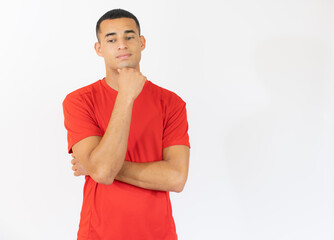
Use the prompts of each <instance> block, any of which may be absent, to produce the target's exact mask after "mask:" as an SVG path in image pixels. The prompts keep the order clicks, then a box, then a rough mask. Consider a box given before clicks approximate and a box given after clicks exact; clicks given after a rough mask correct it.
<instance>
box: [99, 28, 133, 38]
mask: <svg viewBox="0 0 334 240" xmlns="http://www.w3.org/2000/svg"><path fill="white" fill-rule="evenodd" d="M124 33H136V32H135V31H134V30H131V29H130V30H125V31H124ZM114 35H117V33H115V32H111V33H107V34H106V35H105V36H104V38H106V37H109V36H114Z"/></svg>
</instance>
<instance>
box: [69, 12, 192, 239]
mask: <svg viewBox="0 0 334 240" xmlns="http://www.w3.org/2000/svg"><path fill="white" fill-rule="evenodd" d="M96 34H97V38H98V42H96V43H95V51H96V53H97V55H99V56H101V57H103V58H104V61H105V67H106V76H105V78H103V79H101V80H98V81H97V82H94V83H92V84H90V85H88V86H85V87H83V88H80V89H78V90H76V91H74V92H72V93H70V94H68V95H67V96H66V98H65V100H64V102H63V110H64V117H65V127H66V129H67V133H68V135H67V138H68V152H69V153H73V154H72V157H73V159H72V161H71V163H72V164H73V167H72V169H73V171H74V175H75V176H80V175H85V180H86V181H85V186H84V196H83V205H82V210H81V219H80V224H79V231H78V239H79V240H83V239H94V240H96V239H108V240H109V239H116V240H122V239H124V240H131V239H135V240H141V239H142V240H150V239H152V240H153V239H154V240H163V239H165V240H167V239H168V240H172V239H173V240H174V239H177V234H176V229H175V224H174V219H173V216H172V208H171V203H170V198H169V191H174V192H181V191H182V190H183V187H184V185H185V183H186V180H187V175H188V165H189V148H190V145H189V137H188V123H187V115H186V104H185V102H184V101H183V100H182V99H181V98H180V97H179V96H177V95H176V94H175V93H173V92H171V91H169V90H166V89H164V88H161V87H159V86H157V85H155V84H153V83H152V82H151V81H149V80H147V79H146V77H145V76H143V75H142V74H141V72H140V67H139V62H140V59H141V52H142V51H143V50H144V49H145V38H144V37H143V36H142V35H140V25H139V22H138V20H137V18H136V17H135V16H134V15H133V14H131V13H129V12H127V11H125V10H121V9H115V10H111V11H109V12H107V13H106V14H104V15H103V16H102V17H101V18H100V19H99V21H98V22H97V26H96Z"/></svg>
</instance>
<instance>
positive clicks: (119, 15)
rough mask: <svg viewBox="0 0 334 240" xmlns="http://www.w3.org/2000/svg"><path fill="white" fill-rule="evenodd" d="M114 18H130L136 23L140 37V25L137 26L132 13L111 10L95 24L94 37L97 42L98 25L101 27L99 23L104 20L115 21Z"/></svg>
mask: <svg viewBox="0 0 334 240" xmlns="http://www.w3.org/2000/svg"><path fill="white" fill-rule="evenodd" d="M116 18H132V19H133V20H135V22H136V25H137V27H138V31H139V36H140V25H139V21H138V19H137V18H136V16H135V15H133V14H132V13H130V12H128V11H126V10H124V9H120V8H118V9H113V10H110V11H108V12H106V13H105V14H104V15H103V16H102V17H100V19H99V20H98V21H97V23H96V37H97V40H99V36H98V34H99V32H100V25H101V22H102V21H104V20H107V19H116Z"/></svg>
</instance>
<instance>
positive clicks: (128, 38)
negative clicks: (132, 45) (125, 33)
mask: <svg viewBox="0 0 334 240" xmlns="http://www.w3.org/2000/svg"><path fill="white" fill-rule="evenodd" d="M132 38H135V37H127V38H126V39H127V40H130V39H132Z"/></svg>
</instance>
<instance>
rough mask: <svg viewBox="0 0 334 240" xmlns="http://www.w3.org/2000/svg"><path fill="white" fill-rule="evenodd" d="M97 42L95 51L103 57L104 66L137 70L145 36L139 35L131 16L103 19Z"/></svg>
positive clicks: (113, 68)
mask: <svg viewBox="0 0 334 240" xmlns="http://www.w3.org/2000/svg"><path fill="white" fill-rule="evenodd" d="M98 36H99V40H100V42H99V43H95V50H96V53H97V54H98V55H99V56H101V57H103V58H104V61H105V64H106V68H108V69H109V70H116V69H118V68H124V67H128V68H135V69H137V70H139V62H140V59H141V51H142V50H144V48H145V38H144V37H143V36H139V31H138V28H137V25H136V22H135V21H134V20H133V19H131V18H117V19H108V20H104V21H102V22H101V24H100V32H99V34H98Z"/></svg>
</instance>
